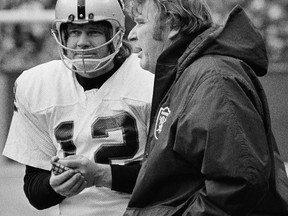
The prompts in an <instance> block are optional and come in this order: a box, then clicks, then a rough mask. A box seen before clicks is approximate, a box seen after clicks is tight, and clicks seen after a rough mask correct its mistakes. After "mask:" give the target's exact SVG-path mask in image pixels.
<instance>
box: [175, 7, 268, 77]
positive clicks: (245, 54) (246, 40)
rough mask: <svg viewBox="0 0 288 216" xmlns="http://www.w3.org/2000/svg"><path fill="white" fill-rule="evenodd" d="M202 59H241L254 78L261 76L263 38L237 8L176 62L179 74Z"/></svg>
mask: <svg viewBox="0 0 288 216" xmlns="http://www.w3.org/2000/svg"><path fill="white" fill-rule="evenodd" d="M203 55H225V56H231V57H234V58H237V59H241V60H242V61H244V62H245V63H246V64H248V65H249V66H250V67H251V68H252V69H253V70H254V71H255V73H256V75H257V76H264V75H265V74H266V73H267V70H268V57H267V51H266V48H265V42H264V40H263V37H262V36H261V34H260V33H259V32H258V31H257V30H255V27H254V26H253V24H252V22H251V21H250V19H249V18H248V16H247V14H246V13H245V11H244V10H243V9H242V8H241V7H240V6H239V5H238V6H236V7H235V8H234V9H233V10H232V11H231V12H230V14H229V16H228V18H227V21H226V23H225V24H224V25H223V26H219V25H215V26H213V27H211V28H209V29H207V30H206V31H204V32H203V33H202V34H200V35H199V36H198V37H197V38H196V39H195V40H193V41H192V43H191V44H190V45H189V47H188V48H187V49H186V51H185V52H184V53H183V55H182V57H181V58H180V59H179V62H178V63H179V67H180V70H181V68H183V69H184V68H186V67H187V65H189V64H191V61H194V60H195V59H197V58H199V57H201V56H203Z"/></svg>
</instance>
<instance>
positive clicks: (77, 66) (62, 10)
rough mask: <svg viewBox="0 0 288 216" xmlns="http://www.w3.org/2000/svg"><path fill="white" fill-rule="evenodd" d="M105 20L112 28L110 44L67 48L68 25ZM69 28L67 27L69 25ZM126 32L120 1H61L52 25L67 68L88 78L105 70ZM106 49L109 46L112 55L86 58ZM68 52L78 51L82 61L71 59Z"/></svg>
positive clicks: (108, 39) (108, 42) (53, 33)
mask: <svg viewBox="0 0 288 216" xmlns="http://www.w3.org/2000/svg"><path fill="white" fill-rule="evenodd" d="M100 21H106V22H108V23H110V25H111V32H110V34H109V35H111V38H107V42H106V43H104V44H102V45H100V46H97V47H93V48H88V49H71V48H69V47H67V46H66V40H67V35H66V36H65V34H66V33H65V32H66V31H65V30H64V29H65V28H64V27H65V24H69V23H71V24H87V23H93V22H100ZM66 26H67V25H66ZM124 32H125V15H124V12H123V2H121V0H58V1H57V3H56V7H55V21H54V22H53V27H52V35H53V37H54V39H55V40H56V43H57V46H58V49H59V53H60V57H61V59H62V61H63V63H64V65H65V66H66V67H67V68H69V69H70V70H72V71H74V72H76V73H79V74H80V75H81V74H82V75H84V76H85V75H87V74H89V73H94V72H97V71H99V70H101V69H103V68H105V67H106V66H107V65H108V64H109V63H110V62H111V61H113V59H114V57H115V55H116V54H117V53H118V52H119V50H120V48H121V46H122V39H123V35H124ZM103 46H109V47H110V48H111V51H110V52H111V53H110V54H109V55H108V56H106V57H104V58H100V59H91V58H85V54H86V53H91V52H97V50H98V49H99V48H101V47H103ZM67 51H69V52H75V54H78V56H79V55H80V56H82V58H80V59H71V58H69V57H68V56H67Z"/></svg>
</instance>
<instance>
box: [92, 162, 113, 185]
mask: <svg viewBox="0 0 288 216" xmlns="http://www.w3.org/2000/svg"><path fill="white" fill-rule="evenodd" d="M96 167H97V168H96V170H97V172H96V173H95V178H94V185H95V186H96V187H107V188H111V185H112V174H111V168H110V165H107V164H96Z"/></svg>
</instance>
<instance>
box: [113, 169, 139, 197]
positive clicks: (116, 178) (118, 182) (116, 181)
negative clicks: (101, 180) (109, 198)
mask: <svg viewBox="0 0 288 216" xmlns="http://www.w3.org/2000/svg"><path fill="white" fill-rule="evenodd" d="M140 168H141V164H140V163H137V164H131V165H123V166H122V165H111V172H112V188H111V189H112V190H115V191H118V192H125V193H132V191H133V188H134V186H135V183H136V179H137V176H138V173H139V170H140Z"/></svg>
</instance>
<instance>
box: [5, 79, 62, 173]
mask: <svg viewBox="0 0 288 216" xmlns="http://www.w3.org/2000/svg"><path fill="white" fill-rule="evenodd" d="M17 81H18V79H17ZM17 81H16V83H15V87H14V93H15V100H14V114H13V117H12V121H11V125H10V130H9V133H8V138H7V141H6V144H5V147H4V151H3V155H5V156H6V157H9V158H11V159H13V160H15V161H17V162H19V163H22V164H25V165H29V166H32V167H37V168H41V169H45V170H49V169H50V159H51V157H52V156H53V155H55V154H56V148H55V146H54V145H53V143H52V140H51V139H50V137H49V133H48V128H47V126H46V124H45V122H44V120H43V119H42V120H41V118H40V117H39V116H37V114H36V113H32V112H31V111H29V101H28V100H27V98H28V97H27V96H26V95H25V88H24V87H25V85H24V84H25V82H23V80H22V82H19V83H17ZM16 87H17V88H16ZM16 89H17V90H16Z"/></svg>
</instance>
